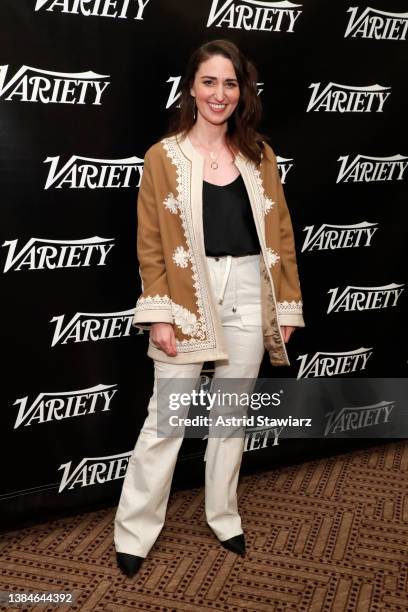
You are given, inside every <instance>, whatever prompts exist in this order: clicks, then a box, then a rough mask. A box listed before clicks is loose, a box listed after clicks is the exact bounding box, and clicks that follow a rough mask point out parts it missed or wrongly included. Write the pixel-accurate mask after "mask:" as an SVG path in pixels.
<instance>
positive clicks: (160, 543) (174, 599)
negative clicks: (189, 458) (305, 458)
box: [0, 440, 408, 612]
mask: <svg viewBox="0 0 408 612" xmlns="http://www.w3.org/2000/svg"><path fill="white" fill-rule="evenodd" d="M203 502H204V491H203V489H202V488H197V489H192V490H189V491H174V492H173V493H172V495H171V498H170V502H169V507H168V514H167V520H166V524H165V527H164V529H163V531H162V532H161V534H160V536H159V539H158V540H157V542H156V544H155V546H154V548H153V549H152V551H151V552H150V555H149V557H148V559H147V560H146V561H145V562H144V564H143V567H142V570H141V572H140V573H139V574H138V575H137V576H135V577H134V578H132V579H128V578H126V577H125V576H124V575H122V574H121V573H120V572H119V570H118V569H117V568H116V562H115V549H114V545H113V539H112V538H113V518H114V514H115V510H116V508H109V509H104V510H100V511H97V512H92V513H87V514H81V515H78V516H76V517H74V518H64V519H59V520H55V521H53V522H49V523H45V524H42V525H37V526H35V527H30V528H25V529H22V530H16V531H12V532H8V533H5V534H3V535H2V536H1V545H0V566H1V578H0V591H6V590H10V591H11V590H12V591H18V590H20V591H21V590H23V591H47V590H51V591H56V590H65V591H71V592H74V593H75V597H76V601H75V603H74V604H72V605H66V606H50V605H37V606H36V605H32V606H31V607H26V606H22V607H21V606H20V607H8V608H5V607H2V608H1V609H2V610H6V609H7V611H8V612H11V611H13V610H20V611H21V610H30V612H37V611H38V612H44V611H48V610H50V611H51V610H52V611H55V610H69V611H70V612H72V611H73V610H86V611H94V610H95V611H105V610H106V611H112V612H123V611H126V610H151V611H162V612H170V611H179V610H183V611H192V612H193V611H202V610H227V611H234V612H241V611H248V612H249V611H251V612H260V611H274V610H276V611H284V610H296V611H313V612H340V611H354V610H356V611H357V612H366V611H367V612H374V611H377V610H392V611H397V610H398V611H406V610H408V578H407V575H408V442H406V441H403V440H398V441H396V442H395V443H392V444H386V445H384V446H377V447H374V448H371V449H364V450H358V451H353V452H351V453H343V454H341V455H338V456H336V457H333V458H324V459H319V460H317V461H310V462H307V463H303V464H299V465H291V466H289V467H288V466H285V467H281V468H278V469H276V470H273V471H269V472H264V473H261V474H255V475H251V476H244V477H242V478H241V480H240V485H239V506H240V512H241V516H242V519H243V524H244V529H245V533H246V541H247V555H246V557H245V558H242V557H239V556H237V555H234V554H233V553H230V552H228V551H226V550H225V549H224V548H222V547H221V546H220V545H219V544H218V542H217V540H216V539H215V536H214V535H213V534H212V532H211V531H210V529H209V527H208V526H207V525H206V523H205V520H204V506H203Z"/></svg>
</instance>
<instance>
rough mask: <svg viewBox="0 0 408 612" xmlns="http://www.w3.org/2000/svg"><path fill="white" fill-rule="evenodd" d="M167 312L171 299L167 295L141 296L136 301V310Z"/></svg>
mask: <svg viewBox="0 0 408 612" xmlns="http://www.w3.org/2000/svg"><path fill="white" fill-rule="evenodd" d="M152 308H153V309H160V310H167V309H169V308H171V299H170V298H169V296H168V295H158V294H157V295H154V296H153V295H148V296H146V297H144V296H143V295H142V296H140V298H139V299H138V300H137V304H136V310H151V309H152Z"/></svg>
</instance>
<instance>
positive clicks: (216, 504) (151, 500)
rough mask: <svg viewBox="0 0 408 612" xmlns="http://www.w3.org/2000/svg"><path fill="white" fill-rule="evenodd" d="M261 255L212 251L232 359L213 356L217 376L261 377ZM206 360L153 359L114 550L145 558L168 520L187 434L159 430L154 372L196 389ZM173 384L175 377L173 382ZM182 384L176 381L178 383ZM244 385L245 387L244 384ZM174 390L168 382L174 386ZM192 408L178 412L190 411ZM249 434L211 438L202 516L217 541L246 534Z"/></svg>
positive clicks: (213, 276) (214, 278) (217, 294)
mask: <svg viewBox="0 0 408 612" xmlns="http://www.w3.org/2000/svg"><path fill="white" fill-rule="evenodd" d="M259 257H260V256H259V255H249V256H245V257H230V256H226V257H221V258H212V257H208V258H207V261H208V266H209V270H210V276H211V283H212V290H213V292H214V295H215V298H216V301H217V303H218V302H219V301H220V302H221V303H219V305H218V308H219V315H220V318H221V322H222V325H223V332H224V335H225V340H226V345H227V351H228V356H229V359H228V360H219V361H215V362H214V365H215V371H214V378H216V379H219V378H237V379H238V378H247V379H256V378H257V376H258V373H259V367H260V364H261V361H262V358H263V354H264V345H263V335H262V321H261V289H260V270H259V263H260V262H259ZM202 366H203V363H191V364H178V365H175V364H169V363H164V362H160V361H157V360H154V374H155V378H154V385H153V394H152V396H151V398H150V402H149V406H148V415H147V417H146V420H145V422H144V425H143V427H142V430H141V432H140V434H139V437H138V440H137V442H136V446H135V449H134V451H133V454H132V456H131V458H130V459H129V464H128V468H127V471H126V475H125V480H124V483H123V488H122V493H121V497H120V501H119V505H118V508H117V512H116V516H115V523H114V542H115V548H116V551H117V552H124V553H129V554H133V555H137V556H140V557H146V556H147V555H148V553H149V551H150V549H151V548H152V546H153V544H154V543H155V541H156V539H157V537H158V535H159V533H160V531H161V529H162V527H163V525H164V520H165V514H166V508H167V503H168V499H169V495H170V488H171V482H172V478H173V472H174V468H175V465H176V461H177V456H178V452H179V449H180V446H181V444H182V441H183V439H182V438H181V437H179V438H170V437H168V438H158V437H157V379H158V378H160V379H175V378H177V379H181V378H186V379H189V380H187V381H186V385H187V386H189V389H187V388H186V389H184V391H186V392H187V391H188V390H190V391H191V390H192V389H194V388H196V385H195V384H192V383H193V382H194V381H197V379H198V377H199V376H200V373H201V369H202ZM166 384H169V385H170V386H171V381H170V380H169V381H168V383H167V382H166ZM177 390H178V391H179V388H177ZM240 391H241V392H242V389H240ZM169 392H171V389H170V387H169ZM188 409H189V407H188V406H186V407H184V408H183V407H182V408H181V409H180V410H178V411H177V415H178V416H179V417H186V416H187V414H188ZM244 442H245V440H244V436H241V437H227V438H220V437H211V436H210V437H209V438H208V441H207V449H206V457H205V459H206V466H205V515H206V520H207V523H208V525H209V526H210V527H211V529H212V530H213V532H214V533H215V535H216V536H217V537H218V538H219V539H220V540H227V539H228V538H231V537H233V536H235V535H239V534H241V533H243V529H242V524H241V517H240V515H239V513H238V504H237V485H238V476H239V470H240V467H241V462H242V453H243V449H244Z"/></svg>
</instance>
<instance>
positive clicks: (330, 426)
mask: <svg viewBox="0 0 408 612" xmlns="http://www.w3.org/2000/svg"><path fill="white" fill-rule="evenodd" d="M394 406H395V402H378V403H377V404H371V405H369V406H358V407H356V408H342V409H341V410H339V411H338V412H336V411H333V412H328V413H327V414H325V416H326V417H327V424H326V428H325V431H324V435H325V436H328V435H329V434H332V435H336V434H337V433H345V432H347V431H356V430H358V429H363V428H364V427H371V426H372V425H383V424H385V423H388V419H389V416H390V414H391V410H392V409H393V408H394Z"/></svg>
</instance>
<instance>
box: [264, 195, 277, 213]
mask: <svg viewBox="0 0 408 612" xmlns="http://www.w3.org/2000/svg"><path fill="white" fill-rule="evenodd" d="M273 206H275V202H274V201H273V200H271V198H265V199H264V214H265V215H267V214H268V212H269V211H271V210H272V207H273Z"/></svg>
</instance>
